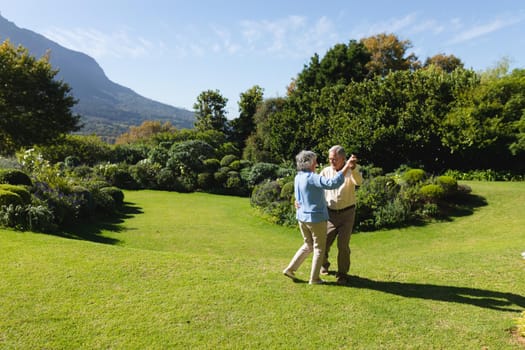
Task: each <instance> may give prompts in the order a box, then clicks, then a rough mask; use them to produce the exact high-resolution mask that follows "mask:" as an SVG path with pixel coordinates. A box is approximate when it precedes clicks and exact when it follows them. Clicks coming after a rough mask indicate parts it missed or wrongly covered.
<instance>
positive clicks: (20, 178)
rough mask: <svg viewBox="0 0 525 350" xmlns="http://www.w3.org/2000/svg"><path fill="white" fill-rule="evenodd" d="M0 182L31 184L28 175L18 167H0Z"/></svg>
mask: <svg viewBox="0 0 525 350" xmlns="http://www.w3.org/2000/svg"><path fill="white" fill-rule="evenodd" d="M0 183H7V184H11V185H26V186H31V185H32V182H31V178H30V177H29V175H27V174H26V173H24V172H23V171H22V170H19V169H0Z"/></svg>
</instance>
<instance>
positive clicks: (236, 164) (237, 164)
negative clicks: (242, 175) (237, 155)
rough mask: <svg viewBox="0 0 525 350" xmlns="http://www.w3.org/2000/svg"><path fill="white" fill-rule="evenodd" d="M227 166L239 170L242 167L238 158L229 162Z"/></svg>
mask: <svg viewBox="0 0 525 350" xmlns="http://www.w3.org/2000/svg"><path fill="white" fill-rule="evenodd" d="M229 167H230V169H232V170H235V171H240V170H241V168H242V166H241V161H240V160H234V161H233V162H231V163H230V165H229Z"/></svg>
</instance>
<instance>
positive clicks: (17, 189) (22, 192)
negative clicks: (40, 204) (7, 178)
mask: <svg viewBox="0 0 525 350" xmlns="http://www.w3.org/2000/svg"><path fill="white" fill-rule="evenodd" d="M0 190H5V191H10V192H13V193H16V194H18V195H19V196H20V198H21V199H22V204H29V203H31V193H29V191H28V190H27V188H25V187H24V186H19V185H10V184H0Z"/></svg>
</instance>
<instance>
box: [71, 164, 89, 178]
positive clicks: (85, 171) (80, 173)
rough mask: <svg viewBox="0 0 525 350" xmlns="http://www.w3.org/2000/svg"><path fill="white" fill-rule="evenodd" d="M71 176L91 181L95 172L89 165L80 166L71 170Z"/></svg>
mask: <svg viewBox="0 0 525 350" xmlns="http://www.w3.org/2000/svg"><path fill="white" fill-rule="evenodd" d="M70 173H71V176H73V177H77V178H79V179H82V180H87V179H90V178H92V177H93V176H94V174H95V170H94V169H93V167H90V166H89V165H79V166H76V167H74V168H73V169H71V170H70Z"/></svg>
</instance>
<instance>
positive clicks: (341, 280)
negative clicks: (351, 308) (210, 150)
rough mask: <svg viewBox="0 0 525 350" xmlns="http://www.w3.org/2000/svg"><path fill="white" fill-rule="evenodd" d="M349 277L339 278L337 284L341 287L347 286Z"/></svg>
mask: <svg viewBox="0 0 525 350" xmlns="http://www.w3.org/2000/svg"><path fill="white" fill-rule="evenodd" d="M348 282H349V281H348V276H337V281H336V283H337V284H338V285H340V286H346V285H347V284H348Z"/></svg>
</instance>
